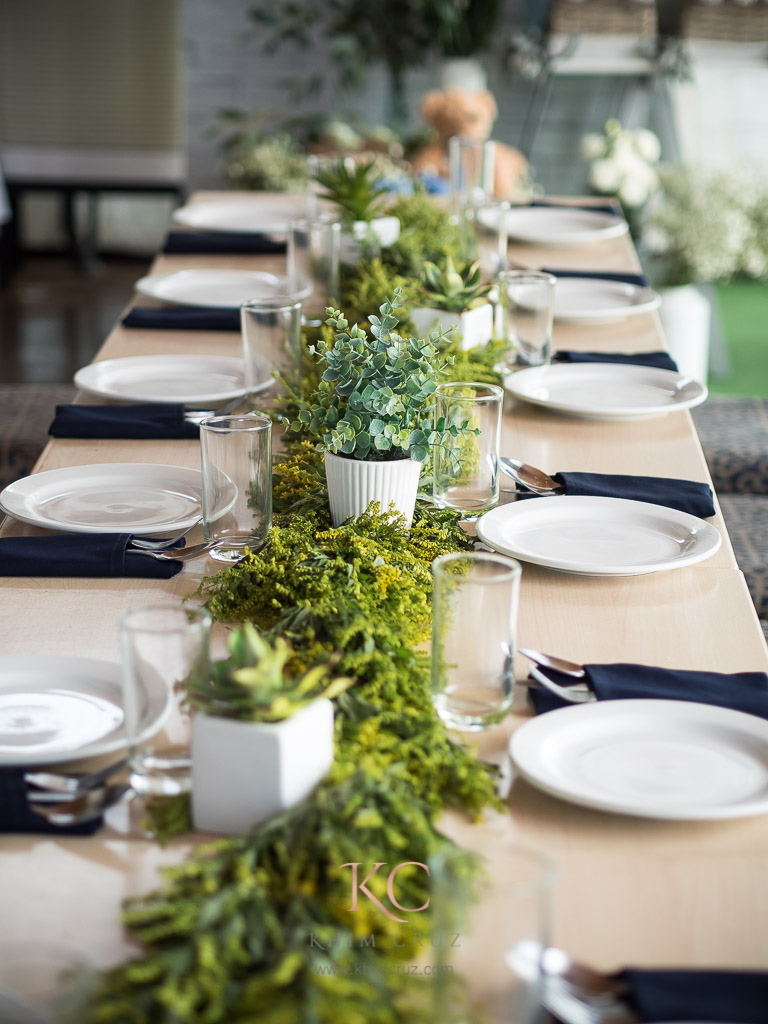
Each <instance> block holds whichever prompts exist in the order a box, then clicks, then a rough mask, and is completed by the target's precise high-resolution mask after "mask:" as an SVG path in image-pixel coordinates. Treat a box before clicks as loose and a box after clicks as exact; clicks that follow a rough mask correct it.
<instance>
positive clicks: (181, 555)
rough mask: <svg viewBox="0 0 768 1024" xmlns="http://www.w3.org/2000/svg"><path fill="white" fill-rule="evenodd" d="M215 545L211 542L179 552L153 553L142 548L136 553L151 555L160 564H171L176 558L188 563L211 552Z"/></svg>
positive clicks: (195, 545)
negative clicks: (189, 560) (191, 559)
mask: <svg viewBox="0 0 768 1024" xmlns="http://www.w3.org/2000/svg"><path fill="white" fill-rule="evenodd" d="M214 544H216V541H215V540H211V541H206V542H204V543H203V544H193V545H192V547H191V548H179V549H178V551H151V550H150V549H149V548H141V549H139V550H137V551H136V554H139V555H149V557H150V558H155V559H156V560H157V561H158V562H171V561H173V559H174V558H176V559H178V560H179V561H181V562H186V561H187V560H188V559H190V558H197V557H198V555H203V554H205V552H206V551H210V550H211V548H212V547H213V546H214Z"/></svg>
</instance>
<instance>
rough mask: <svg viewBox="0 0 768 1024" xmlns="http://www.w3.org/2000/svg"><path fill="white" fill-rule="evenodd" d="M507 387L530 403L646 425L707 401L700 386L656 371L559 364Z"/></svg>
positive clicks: (531, 370) (519, 376)
mask: <svg viewBox="0 0 768 1024" xmlns="http://www.w3.org/2000/svg"><path fill="white" fill-rule="evenodd" d="M504 387H505V388H506V389H507V391H508V392H509V393H510V394H511V395H514V396H515V398H520V399H522V400H523V401H524V402H531V403H532V404H533V405H540V406H542V407H543V408H545V409H551V410H552V411H553V412H559V413H563V414H564V415H566V416H577V417H579V418H580V419H591V420H640V419H649V418H651V417H653V416H664V415H665V414H666V413H668V412H679V411H680V410H682V409H693V408H694V406H697V405H701V403H702V402H703V401H704V400H705V399H706V397H707V389H706V387H705V386H704V384H702V383H700V381H697V380H694V379H693V378H692V377H687V376H684V375H683V374H682V373H676V372H675V371H674V370H661V369H657V368H656V367H655V366H633V365H627V364H623V363H553V364H552V365H551V366H531V367H528V368H527V369H525V370H518V371H517V372H515V373H511V374H509V375H508V376H507V377H506V379H505V381H504Z"/></svg>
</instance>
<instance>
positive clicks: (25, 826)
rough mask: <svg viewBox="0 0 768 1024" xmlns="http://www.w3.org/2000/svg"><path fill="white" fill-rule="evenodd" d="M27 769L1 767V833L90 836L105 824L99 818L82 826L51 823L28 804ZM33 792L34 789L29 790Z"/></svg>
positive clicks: (85, 822)
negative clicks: (25, 776)
mask: <svg viewBox="0 0 768 1024" xmlns="http://www.w3.org/2000/svg"><path fill="white" fill-rule="evenodd" d="M26 771H29V769H28V768H24V767H20V768H0V832H48V833H56V832H58V833H59V834H60V835H71V836H90V835H92V834H93V833H94V832H95V831H96V830H97V829H99V828H101V826H102V824H103V823H104V819H103V818H102V817H98V818H94V819H93V821H84V822H83V823H82V825H52V824H51V823H50V822H48V821H46V819H45V818H43V817H41V816H40V815H39V814H35V813H34V812H33V811H31V810H30V809H29V807H28V805H27V793H28V791H29V789H30V788H31V787H27V784H26V782H25V781H24V773H25V772H26ZM32 791H33V792H34V790H33V789H32Z"/></svg>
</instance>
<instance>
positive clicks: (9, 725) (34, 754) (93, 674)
mask: <svg viewBox="0 0 768 1024" xmlns="http://www.w3.org/2000/svg"><path fill="white" fill-rule="evenodd" d="M157 678H158V682H157V685H156V686H155V685H154V684H149V686H148V688H147V689H146V690H144V691H143V693H142V695H141V700H140V722H141V732H142V735H151V734H152V733H153V732H157V730H158V729H160V728H161V726H162V723H163V721H164V719H165V716H166V715H167V714H168V712H169V711H170V707H171V705H170V702H169V700H168V693H167V690H166V688H165V686H163V685H162V680H161V679H160V677H159V676H158V677H157ZM124 743H125V738H124V730H123V698H122V677H121V670H120V665H118V664H117V663H115V662H111V661H94V660H93V659H91V658H63V657H58V656H56V657H50V656H39V655H17V656H9V657H0V764H2V765H31V764H53V763H54V762H56V761H67V760H70V759H71V758H73V757H78V758H81V757H93V756H95V755H96V754H109V753H112V752H113V751H116V750H120V749H121V748H122V747H123V746H124Z"/></svg>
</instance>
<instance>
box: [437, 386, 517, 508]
mask: <svg viewBox="0 0 768 1024" xmlns="http://www.w3.org/2000/svg"><path fill="white" fill-rule="evenodd" d="M503 400H504V390H503V389H502V388H500V387H498V386H497V385H495V384H466V383H455V384H440V385H438V387H437V389H436V391H435V425H436V428H438V429H439V428H440V426H441V423H442V426H443V427H444V428H445V429H447V430H449V431H450V432H451V435H452V436H450V437H449V438H448V440H446V441H445V442H444V443H443V444H441V445H438V446H436V447H435V449H434V459H433V478H432V500H433V502H434V503H435V505H437V507H438V508H453V509H456V510H457V511H459V512H461V513H462V515H463V518H464V519H465V520H467V521H470V522H471V521H472V520H475V519H478V518H479V517H480V516H481V515H483V513H484V512H488V511H489V510H490V509H492V508H495V507H496V505H498V503H499V436H500V433H501V410H502V404H503ZM454 428H455V435H454V434H453V430H454Z"/></svg>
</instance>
